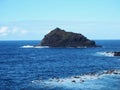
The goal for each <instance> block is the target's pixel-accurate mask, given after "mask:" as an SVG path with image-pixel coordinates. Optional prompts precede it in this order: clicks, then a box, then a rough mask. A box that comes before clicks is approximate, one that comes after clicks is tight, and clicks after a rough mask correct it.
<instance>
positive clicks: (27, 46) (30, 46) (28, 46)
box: [21, 45, 49, 48]
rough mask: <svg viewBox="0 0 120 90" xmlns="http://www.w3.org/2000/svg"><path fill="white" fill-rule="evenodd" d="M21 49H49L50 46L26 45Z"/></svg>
mask: <svg viewBox="0 0 120 90" xmlns="http://www.w3.org/2000/svg"><path fill="white" fill-rule="evenodd" d="M21 48H49V47H48V46H32V45H24V46H21Z"/></svg>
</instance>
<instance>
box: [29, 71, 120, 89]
mask: <svg viewBox="0 0 120 90" xmlns="http://www.w3.org/2000/svg"><path fill="white" fill-rule="evenodd" d="M106 76H120V70H109V71H103V72H99V73H89V74H85V75H78V76H72V77H68V78H50V79H48V80H33V81H32V82H31V83H32V84H33V85H38V86H41V87H47V88H56V87H66V88H74V90H75V89H77V90H78V88H79V89H80V90H93V88H94V89H95V88H98V89H97V90H101V89H99V88H100V87H104V83H105V82H104V81H105V80H103V78H105V77H106ZM119 78H120V77H119ZM107 79H108V78H107ZM110 80H111V79H110ZM96 81H98V82H100V81H101V82H102V83H101V84H98V82H96ZM93 86H94V87H93ZM85 88H87V89H85ZM89 88H90V89H89ZM91 88H92V89H91Z"/></svg>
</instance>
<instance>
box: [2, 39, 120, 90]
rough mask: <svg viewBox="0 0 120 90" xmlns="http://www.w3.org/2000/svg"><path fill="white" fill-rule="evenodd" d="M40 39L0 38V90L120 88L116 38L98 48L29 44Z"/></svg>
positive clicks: (105, 41) (103, 89)
mask: <svg viewBox="0 0 120 90" xmlns="http://www.w3.org/2000/svg"><path fill="white" fill-rule="evenodd" d="M39 43H40V41H39V40H38V41H37V40H36V41H0V90H120V57H119V56H116V57H114V56H112V55H110V54H107V53H105V52H109V51H120V40H96V43H97V44H98V45H102V47H98V48H49V47H35V48H34V47H33V45H38V44H39Z"/></svg>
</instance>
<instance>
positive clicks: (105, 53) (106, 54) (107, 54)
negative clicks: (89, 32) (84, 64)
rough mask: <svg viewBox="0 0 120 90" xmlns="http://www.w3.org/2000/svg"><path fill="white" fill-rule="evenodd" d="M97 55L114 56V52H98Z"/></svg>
mask: <svg viewBox="0 0 120 90" xmlns="http://www.w3.org/2000/svg"><path fill="white" fill-rule="evenodd" d="M97 55H102V56H108V57H113V56H114V53H113V52H97Z"/></svg>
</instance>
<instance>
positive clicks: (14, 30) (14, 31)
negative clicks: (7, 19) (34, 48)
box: [0, 26, 28, 36]
mask: <svg viewBox="0 0 120 90" xmlns="http://www.w3.org/2000/svg"><path fill="white" fill-rule="evenodd" d="M27 32H28V31H27V30H25V29H22V28H19V27H16V26H15V27H8V26H2V27H1V28H0V36H7V35H23V34H26V33H27Z"/></svg>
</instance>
